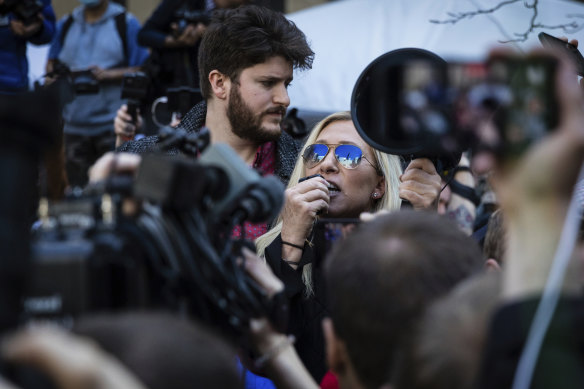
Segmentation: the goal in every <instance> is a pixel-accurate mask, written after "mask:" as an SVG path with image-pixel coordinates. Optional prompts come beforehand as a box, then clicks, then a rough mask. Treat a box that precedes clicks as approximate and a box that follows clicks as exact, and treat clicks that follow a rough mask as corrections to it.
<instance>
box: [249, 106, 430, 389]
mask: <svg viewBox="0 0 584 389" xmlns="http://www.w3.org/2000/svg"><path fill="white" fill-rule="evenodd" d="M316 174H319V175H320V176H317V177H314V178H311V179H307V180H305V181H302V182H300V183H299V180H300V178H302V177H306V176H311V175H316ZM439 192H440V176H439V175H438V174H437V173H436V169H435V168H434V165H433V164H432V163H431V162H430V161H429V160H428V159H423V158H422V159H416V160H414V161H413V162H412V163H410V165H409V166H408V168H407V169H406V171H405V172H404V173H403V174H402V168H401V163H400V159H399V157H397V156H394V155H389V154H385V153H382V152H379V151H377V150H374V149H372V148H371V147H369V146H368V145H367V143H366V142H365V141H364V140H363V139H362V138H361V136H360V135H359V134H358V133H357V130H356V129H355V126H354V125H353V122H352V120H351V116H350V113H349V112H339V113H335V114H332V115H330V116H328V117H326V118H325V119H324V120H322V121H321V122H320V123H318V124H317V125H316V126H315V128H314V129H313V130H312V132H311V133H310V135H309V137H308V139H307V141H306V144H305V146H304V147H303V150H302V153H301V157H300V158H298V160H297V162H296V166H295V168H294V171H293V172H292V175H291V177H290V181H289V184H288V188H287V189H286V193H285V196H286V200H285V204H284V208H283V210H282V212H281V213H280V216H279V218H278V219H277V220H276V222H275V225H274V227H273V228H272V229H270V230H269V231H268V232H267V233H266V234H264V235H263V236H261V237H260V238H258V239H257V240H256V247H257V251H258V254H259V255H262V256H264V257H265V259H266V261H267V262H268V264H269V265H270V267H271V268H272V270H273V271H274V273H275V274H276V275H277V276H278V277H279V278H280V279H281V280H282V281H283V282H284V284H285V285H286V295H287V297H288V298H289V303H290V323H289V332H290V333H293V334H295V335H296V338H297V342H296V349H297V351H298V354H299V355H300V357H301V359H302V360H303V362H304V364H305V365H306V367H307V368H308V370H309V371H310V373H311V374H312V375H313V377H314V378H315V379H316V380H317V382H320V380H321V379H322V377H323V375H324V373H325V372H326V368H325V366H326V365H325V359H324V340H323V338H322V331H321V328H320V321H321V319H322V317H324V316H326V315H327V312H326V302H325V299H324V296H323V287H322V278H321V277H320V269H319V268H318V266H313V263H314V264H318V263H319V261H318V258H315V256H316V255H318V250H317V248H314V247H312V246H311V245H310V244H308V243H307V242H309V241H310V238H311V234H312V232H313V231H312V228H313V225H314V221H315V219H316V218H317V213H318V214H322V215H323V216H324V217H326V218H357V217H359V215H360V214H361V213H362V212H375V211H379V210H390V211H391V210H396V209H399V207H400V204H401V199H400V197H401V198H404V199H406V200H409V201H410V202H411V203H412V205H413V207H414V208H428V207H430V206H432V204H435V203H436V199H437V198H438V195H439ZM363 253H364V257H363V258H356V260H366V248H365V247H364V248H363ZM355 293H359V291H358V290H355Z"/></svg>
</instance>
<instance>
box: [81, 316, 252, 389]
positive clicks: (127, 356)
mask: <svg viewBox="0 0 584 389" xmlns="http://www.w3.org/2000/svg"><path fill="white" fill-rule="evenodd" d="M73 332H75V333H77V334H79V335H82V336H86V337H88V338H91V339H93V340H94V341H95V342H96V343H97V344H98V345H99V346H100V347H101V348H102V349H104V350H105V351H107V352H108V353H110V354H112V355H113V356H115V357H116V358H117V359H118V360H120V362H122V363H123V364H124V365H125V366H126V367H128V369H129V370H130V371H131V372H132V373H134V375H135V376H136V377H137V378H138V379H140V381H141V382H142V383H143V384H144V385H145V386H146V387H147V388H149V389H165V388H175V389H180V388H185V389H186V388H217V389H223V388H242V387H243V385H242V384H241V381H240V378H239V374H238V372H237V367H236V365H235V355H236V354H235V351H234V350H233V349H232V348H231V347H230V346H229V345H228V344H227V343H226V342H225V341H223V340H222V339H221V338H219V337H218V336H217V335H215V334H214V333H212V332H211V331H210V330H208V329H206V328H204V327H203V326H201V325H199V324H197V323H194V322H192V321H186V320H184V319H179V318H178V317H175V316H171V315H169V314H163V313H125V314H118V315H115V314H103V315H92V316H87V317H85V318H81V319H80V320H78V322H77V323H76V324H75V327H74V328H73Z"/></svg>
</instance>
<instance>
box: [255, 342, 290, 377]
mask: <svg viewBox="0 0 584 389" xmlns="http://www.w3.org/2000/svg"><path fill="white" fill-rule="evenodd" d="M295 341H296V338H295V337H294V335H288V336H287V337H286V338H285V339H283V340H282V341H281V342H280V343H278V344H276V345H275V346H274V347H272V348H271V349H270V350H268V352H266V353H265V354H264V355H262V356H261V357H259V358H258V359H256V360H255V362H254V365H255V368H256V369H258V370H260V369H262V368H263V367H264V366H265V365H266V363H268V362H269V361H270V360H271V359H273V358H274V357H275V356H276V355H278V354H280V353H281V352H282V351H283V350H284V349H285V348H286V347H288V346H291V345H293V344H294V342H295Z"/></svg>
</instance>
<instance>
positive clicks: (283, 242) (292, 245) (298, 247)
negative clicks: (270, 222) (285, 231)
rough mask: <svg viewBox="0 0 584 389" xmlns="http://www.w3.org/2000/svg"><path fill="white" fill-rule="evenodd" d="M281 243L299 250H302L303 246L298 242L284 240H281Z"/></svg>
mask: <svg viewBox="0 0 584 389" xmlns="http://www.w3.org/2000/svg"><path fill="white" fill-rule="evenodd" d="M282 244H285V245H286V246H291V247H296V248H297V249H299V250H304V246H300V245H298V244H294V243H290V242H286V241H285V240H283V241H282Z"/></svg>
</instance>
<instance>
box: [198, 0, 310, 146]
mask: <svg viewBox="0 0 584 389" xmlns="http://www.w3.org/2000/svg"><path fill="white" fill-rule="evenodd" d="M313 57H314V53H313V52H312V50H311V49H310V47H309V46H308V43H307V41H306V37H305V36H304V33H302V31H300V30H299V29H298V28H297V27H296V25H295V24H294V23H293V22H291V21H289V20H288V19H286V18H285V17H284V15H283V14H282V13H279V12H276V11H273V10H270V9H268V8H265V7H258V6H253V5H246V6H241V7H239V8H235V9H225V10H217V11H216V12H215V14H214V17H213V21H212V23H211V24H210V25H209V26H208V28H207V30H206V32H205V34H204V36H203V39H202V41H201V45H200V47H199V72H200V83H201V93H202V95H203V97H204V98H205V100H207V103H208V104H210V103H212V102H215V101H218V102H221V103H222V104H223V105H224V107H225V110H226V114H227V117H228V119H229V122H230V124H231V128H232V130H233V132H234V133H235V134H236V135H237V136H239V137H240V138H243V139H248V140H252V141H254V142H265V141H269V140H275V139H277V137H278V136H280V133H281V129H280V123H281V121H282V119H283V117H284V115H285V113H286V108H287V107H288V105H289V104H290V99H289V97H288V91H287V88H288V85H289V84H290V82H291V81H292V71H293V69H294V68H301V69H308V68H310V67H311V66H312V60H313Z"/></svg>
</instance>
